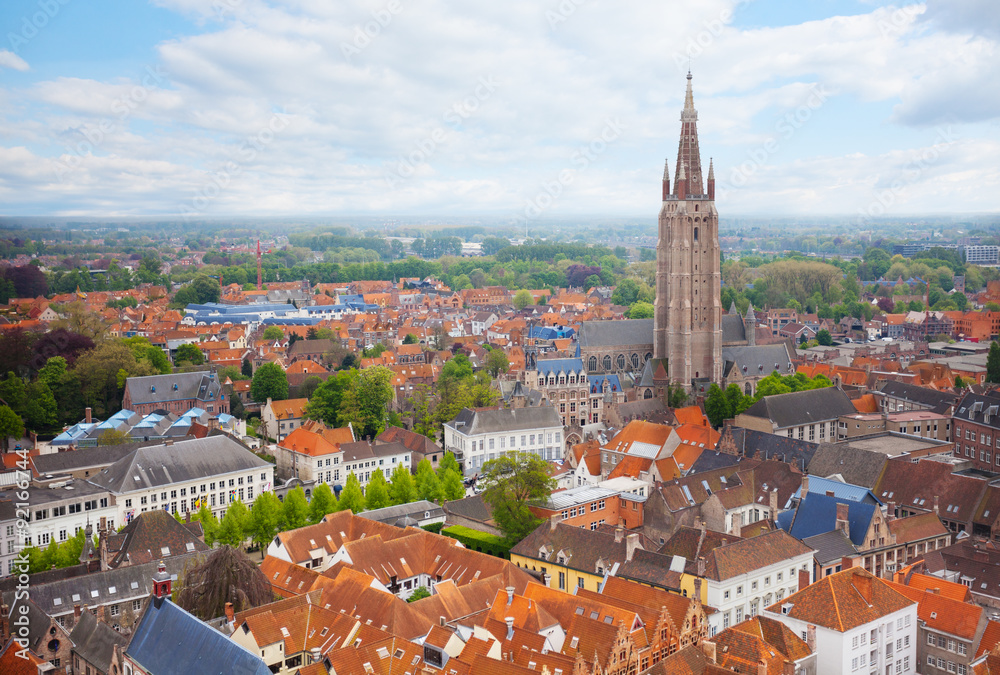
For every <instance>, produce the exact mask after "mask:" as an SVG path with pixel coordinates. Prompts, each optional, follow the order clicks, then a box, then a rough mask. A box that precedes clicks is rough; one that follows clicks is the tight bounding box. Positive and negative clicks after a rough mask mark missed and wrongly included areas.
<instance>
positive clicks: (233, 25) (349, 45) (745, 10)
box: [0, 0, 1000, 219]
mask: <svg viewBox="0 0 1000 675" xmlns="http://www.w3.org/2000/svg"><path fill="white" fill-rule="evenodd" d="M0 28H2V30H0V213H2V214H5V215H45V214H53V215H159V214H178V213H180V214H185V215H187V216H189V217H193V216H195V215H198V216H200V215H205V216H213V215H231V214H246V215H256V216H260V215H293V216H294V215H303V216H305V215H327V214H329V215H352V214H369V215H380V214H385V215H387V216H388V215H394V214H395V215H421V214H427V215H451V216H456V215H457V216H461V215H464V214H469V215H472V214H491V215H500V216H503V217H507V216H508V215H509V217H511V218H512V219H520V218H523V217H525V216H526V215H527V216H529V217H530V218H532V219H537V218H545V217H556V216H558V217H565V216H573V215H590V214H601V215H618V216H642V215H650V214H655V213H656V212H657V210H658V200H659V194H660V187H659V179H660V176H661V173H662V170H663V162H664V159H669V160H670V161H671V168H672V166H673V164H672V162H673V159H674V156H675V154H676V152H677V137H678V132H679V129H680V121H679V113H680V108H681V106H682V102H683V95H684V86H685V74H686V72H687V69H688V67H689V66H690V67H691V69H692V71H693V74H694V80H693V82H694V96H695V105H696V107H697V109H698V111H699V130H700V135H701V149H702V154H703V160H704V162H705V165H706V169H707V163H708V158H709V156H711V157H714V160H715V167H716V175H717V178H718V182H719V188H718V192H719V194H718V199H717V200H718V202H719V204H718V206H719V210H720V211H721V212H722V213H723V214H724V215H727V214H732V215H737V214H747V215H753V214H762V215H769V214H795V215H798V214H816V215H820V214H822V215H829V214H845V215H856V214H859V213H864V214H867V215H871V216H878V215H882V214H883V213H884V214H888V215H905V214H922V213H935V214H941V213H945V214H946V213H952V212H996V211H1000V189H998V188H1000V163H998V161H997V157H1000V86H998V84H997V83H998V82H1000V4H998V3H997V2H996V0H927V1H926V2H923V3H906V2H903V3H901V4H898V5H888V4H884V3H882V2H878V1H877V0H864V1H857V0H809V1H808V2H803V1H802V0H698V1H697V2H694V1H689V2H679V1H678V0H624V1H620V0H619V1H612V0H504V1H503V2H468V0H420V1H419V2H418V1H417V0H336V1H335V2H334V1H331V0H285V1H281V0H3V2H2V3H0Z"/></svg>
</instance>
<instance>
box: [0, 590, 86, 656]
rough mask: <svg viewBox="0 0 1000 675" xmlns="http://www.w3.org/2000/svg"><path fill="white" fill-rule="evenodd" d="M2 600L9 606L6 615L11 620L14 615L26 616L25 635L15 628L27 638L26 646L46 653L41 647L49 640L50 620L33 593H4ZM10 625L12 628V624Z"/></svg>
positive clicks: (22, 636) (39, 652)
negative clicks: (18, 594) (8, 613)
mask: <svg viewBox="0 0 1000 675" xmlns="http://www.w3.org/2000/svg"><path fill="white" fill-rule="evenodd" d="M32 590H34V589H32ZM21 595H22V596H24V595H26V594H25V593H23V592H22V593H21ZM4 601H5V603H4V604H6V605H8V606H9V607H10V615H9V617H8V618H9V620H10V621H13V620H14V618H15V617H20V616H27V617H28V633H27V635H24V634H22V633H20V629H16V628H15V631H16V632H17V633H18V636H19V637H21V638H25V639H27V641H28V648H29V649H31V651H33V652H35V653H36V654H44V653H47V652H46V650H44V649H43V647H44V646H45V643H47V642H48V641H49V626H50V625H51V622H52V621H51V619H50V618H49V617H48V616H46V614H45V610H44V609H42V608H41V607H40V606H39V605H38V603H37V602H35V597H34V594H33V593H32V594H31V596H30V597H17V596H16V594H15V593H5V594H4ZM22 605H26V606H27V610H23V609H21V606H22ZM70 609H72V607H70ZM8 625H10V624H8ZM11 627H12V628H13V626H11Z"/></svg>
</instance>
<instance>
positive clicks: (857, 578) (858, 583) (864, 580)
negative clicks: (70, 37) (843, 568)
mask: <svg viewBox="0 0 1000 675" xmlns="http://www.w3.org/2000/svg"><path fill="white" fill-rule="evenodd" d="M852 574H853V575H854V579H852V580H851V583H852V584H853V586H854V588H855V589H856V590H857V591H858V593H860V594H861V597H862V598H864V600H865V602H866V603H868V604H869V605H870V604H872V591H873V589H872V576H871V575H870V574H868V573H867V572H863V571H861V570H858V571H857V572H852Z"/></svg>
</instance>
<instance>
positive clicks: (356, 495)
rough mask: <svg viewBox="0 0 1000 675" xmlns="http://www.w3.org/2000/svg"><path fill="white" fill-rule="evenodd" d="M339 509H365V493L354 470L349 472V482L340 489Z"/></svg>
mask: <svg viewBox="0 0 1000 675" xmlns="http://www.w3.org/2000/svg"><path fill="white" fill-rule="evenodd" d="M337 510H338V511H350V512H351V513H361V512H362V511H364V510H365V495H364V493H363V492H362V491H361V483H360V482H358V477H357V476H355V475H354V472H353V471H352V472H350V473H349V474H347V482H346V483H345V484H344V489H343V490H341V491H340V499H339V500H338V501H337Z"/></svg>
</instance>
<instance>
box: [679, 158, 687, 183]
mask: <svg viewBox="0 0 1000 675" xmlns="http://www.w3.org/2000/svg"><path fill="white" fill-rule="evenodd" d="M686 179H687V174H686V173H685V172H684V163H683V162H681V168H680V169H679V170H678V172H677V181H678V182H680V181H682V180H686Z"/></svg>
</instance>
